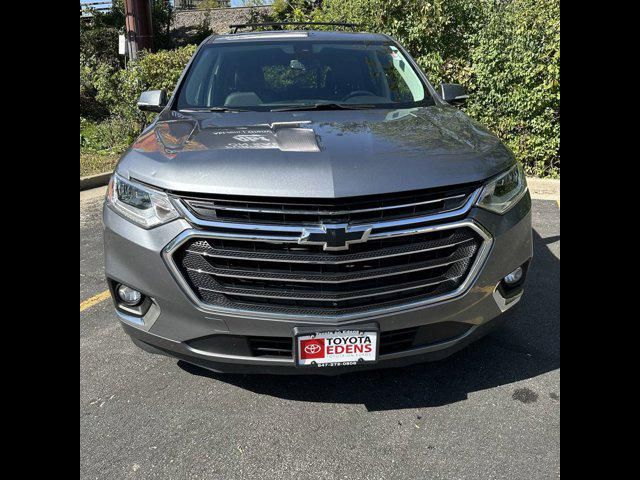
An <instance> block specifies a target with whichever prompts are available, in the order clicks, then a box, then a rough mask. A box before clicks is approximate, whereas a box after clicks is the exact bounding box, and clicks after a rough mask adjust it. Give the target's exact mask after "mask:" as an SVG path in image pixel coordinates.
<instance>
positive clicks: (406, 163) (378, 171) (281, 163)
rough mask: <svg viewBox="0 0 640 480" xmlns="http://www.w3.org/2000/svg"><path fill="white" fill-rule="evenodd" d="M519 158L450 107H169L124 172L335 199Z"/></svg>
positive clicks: (428, 184) (155, 181) (468, 177)
mask: <svg viewBox="0 0 640 480" xmlns="http://www.w3.org/2000/svg"><path fill="white" fill-rule="evenodd" d="M513 163H514V158H513V155H512V154H511V152H510V151H509V150H508V149H506V148H505V147H504V146H503V145H502V143H501V142H500V141H499V140H498V139H497V138H496V137H495V136H494V135H492V134H491V133H490V132H488V131H487V130H486V129H484V128H483V127H481V126H480V125H479V124H478V123H476V122H475V121H473V120H471V119H470V118H469V117H467V116H466V115H464V114H463V113H462V112H460V111H459V110H457V109H455V108H453V107H449V106H433V107H425V108H414V109H402V110H377V109H376V110H339V111H334V110H332V111H298V112H237V113H234V112H225V113H218V112H212V113H209V112H207V113H193V114H186V113H183V112H177V111H166V112H163V114H162V115H160V117H159V118H158V119H157V120H156V121H155V122H154V123H153V124H151V125H150V126H149V127H148V128H147V129H145V131H144V132H143V133H142V135H141V136H140V137H139V138H138V140H137V141H136V142H135V143H134V144H133V145H132V146H131V148H130V149H129V150H128V151H127V152H126V153H125V155H123V157H122V159H121V161H120V163H119V164H118V168H117V171H118V173H119V174H121V175H123V176H125V177H127V178H135V179H138V180H142V181H144V182H146V183H149V184H151V185H155V186H157V187H160V188H163V189H168V190H172V191H177V192H190V193H217V194H234V195H257V196H287V197H315V198H336V197H347V196H358V195H371V194H379V193H390V192H398V191H408V190H418V189H425V188H432V187H440V186H447V185H454V184H463V183H469V182H477V181H482V180H485V179H487V178H488V177H491V176H493V175H495V174H497V173H500V172H501V171H503V170H505V169H506V168H508V167H509V166H510V165H511V164H513Z"/></svg>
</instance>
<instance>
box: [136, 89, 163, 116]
mask: <svg viewBox="0 0 640 480" xmlns="http://www.w3.org/2000/svg"><path fill="white" fill-rule="evenodd" d="M166 105H167V92H165V91H164V90H149V91H147V92H142V93H141V94H140V98H139V99H138V108H139V109H140V110H142V111H144V112H161V111H162V109H163V108H164V107H165V106H166Z"/></svg>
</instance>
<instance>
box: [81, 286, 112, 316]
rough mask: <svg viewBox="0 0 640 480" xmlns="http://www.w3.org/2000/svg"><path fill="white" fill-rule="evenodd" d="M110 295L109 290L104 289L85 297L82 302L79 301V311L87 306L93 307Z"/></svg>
mask: <svg viewBox="0 0 640 480" xmlns="http://www.w3.org/2000/svg"><path fill="white" fill-rule="evenodd" d="M110 296H111V294H110V293H109V290H105V291H104V292H102V293H99V294H97V295H94V296H93V297H91V298H87V299H86V300H85V301H84V302H80V311H81V312H83V311H84V310H86V309H87V308H90V307H93V306H94V305H97V304H99V303H100V302H103V301H105V300H106V299H107V298H109V297H110Z"/></svg>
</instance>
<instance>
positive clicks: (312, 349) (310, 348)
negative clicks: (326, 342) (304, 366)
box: [304, 343, 321, 355]
mask: <svg viewBox="0 0 640 480" xmlns="http://www.w3.org/2000/svg"><path fill="white" fill-rule="evenodd" d="M320 350H321V349H320V345H318V344H317V343H310V344H309V345H306V346H305V347H304V351H305V352H307V353H308V354H309V355H315V354H316V353H318V352H319V351H320Z"/></svg>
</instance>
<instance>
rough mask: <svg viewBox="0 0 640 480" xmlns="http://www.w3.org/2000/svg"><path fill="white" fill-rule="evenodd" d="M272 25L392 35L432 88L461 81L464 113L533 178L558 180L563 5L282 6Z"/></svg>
mask: <svg viewBox="0 0 640 480" xmlns="http://www.w3.org/2000/svg"><path fill="white" fill-rule="evenodd" d="M274 20H280V21H284V20H297V21H309V20H314V21H350V22H355V23H358V24H359V25H360V27H359V29H360V30H364V31H371V32H380V33H386V34H389V35H392V36H393V37H395V38H396V39H397V40H398V41H399V42H400V43H402V44H403V45H404V46H405V47H406V48H407V50H409V52H410V53H411V55H412V56H413V57H414V58H415V59H416V61H417V62H418V64H419V65H420V66H421V67H422V69H423V70H424V71H425V72H426V73H427V75H428V76H429V79H430V80H431V82H432V83H433V84H434V85H436V84H438V83H440V82H449V83H461V84H462V85H464V86H465V87H466V88H467V89H468V90H469V93H470V99H469V102H468V104H467V106H466V107H465V111H466V112H467V113H468V114H469V115H471V116H472V117H474V118H476V119H477V120H479V121H480V122H481V123H483V124H485V125H486V126H487V127H489V128H491V129H492V130H493V131H494V132H495V133H496V134H497V135H498V136H499V137H500V138H502V139H503V140H504V141H505V143H506V144H507V145H508V146H509V147H510V148H511V149H512V150H513V152H514V153H515V155H516V157H517V158H518V159H519V160H521V161H522V162H523V164H524V166H525V169H526V171H527V173H529V174H532V175H536V176H546V177H559V176H560V1H559V0H325V1H324V2H323V3H322V8H321V9H314V8H313V7H312V3H311V2H309V1H308V0H276V2H275V3H274Z"/></svg>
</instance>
